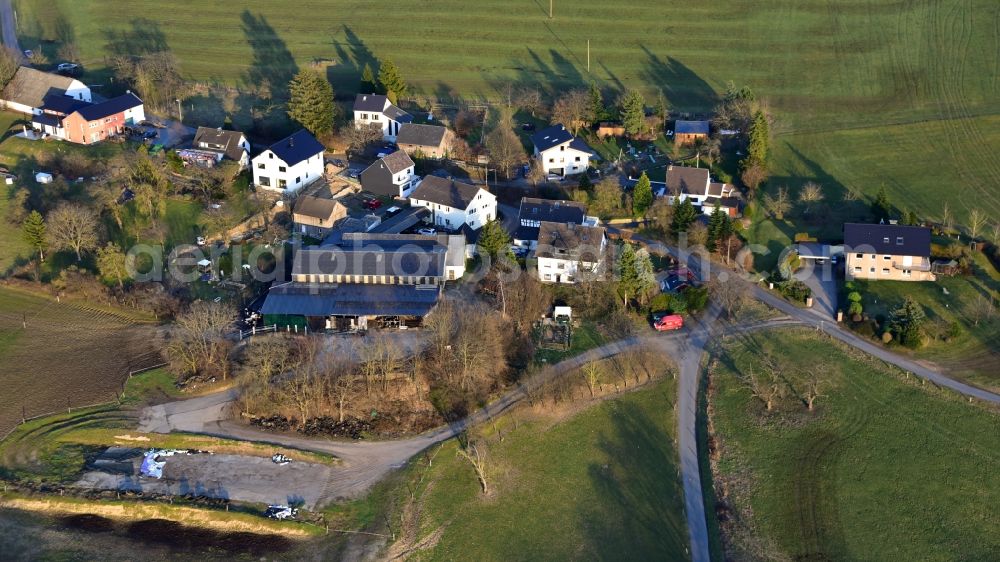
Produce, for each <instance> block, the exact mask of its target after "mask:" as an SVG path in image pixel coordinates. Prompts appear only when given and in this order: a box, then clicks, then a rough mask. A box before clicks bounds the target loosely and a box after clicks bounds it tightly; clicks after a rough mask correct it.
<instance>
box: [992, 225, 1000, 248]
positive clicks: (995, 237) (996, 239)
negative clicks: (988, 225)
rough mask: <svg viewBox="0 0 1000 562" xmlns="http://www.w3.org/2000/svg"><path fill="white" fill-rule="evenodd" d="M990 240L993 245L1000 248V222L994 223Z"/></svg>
mask: <svg viewBox="0 0 1000 562" xmlns="http://www.w3.org/2000/svg"><path fill="white" fill-rule="evenodd" d="M990 240H992V241H993V244H994V245H996V246H1000V222H995V223H993V232H992V233H991V234H990Z"/></svg>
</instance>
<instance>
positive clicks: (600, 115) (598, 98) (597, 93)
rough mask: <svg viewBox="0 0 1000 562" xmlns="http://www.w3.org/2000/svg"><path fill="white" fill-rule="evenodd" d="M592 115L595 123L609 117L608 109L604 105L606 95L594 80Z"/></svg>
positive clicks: (591, 96) (591, 99)
mask: <svg viewBox="0 0 1000 562" xmlns="http://www.w3.org/2000/svg"><path fill="white" fill-rule="evenodd" d="M590 115H591V116H592V117H593V119H592V121H593V122H594V123H600V122H601V121H604V120H605V119H607V118H608V110H607V108H605V107H604V96H603V95H601V89H600V88H598V87H597V84H596V83H594V82H591V83H590Z"/></svg>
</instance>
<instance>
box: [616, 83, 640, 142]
mask: <svg viewBox="0 0 1000 562" xmlns="http://www.w3.org/2000/svg"><path fill="white" fill-rule="evenodd" d="M618 106H619V110H620V111H621V120H622V126H623V127H624V128H625V132H626V133H628V134H630V135H637V134H639V133H640V132H641V131H642V128H643V125H645V120H646V100H645V98H643V97H642V94H640V93H639V92H638V91H637V90H629V91H628V92H626V93H625V95H624V96H622V98H621V101H619V103H618Z"/></svg>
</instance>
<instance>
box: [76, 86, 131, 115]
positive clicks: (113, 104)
mask: <svg viewBox="0 0 1000 562" xmlns="http://www.w3.org/2000/svg"><path fill="white" fill-rule="evenodd" d="M140 105H142V100H141V99H139V98H138V97H137V96H136V95H135V94H133V93H132V92H129V93H127V94H122V95H120V96H118V97H115V98H111V99H109V100H107V101H102V102H101V103H94V104H90V105H85V106H83V107H81V108H79V109H77V110H76V111H75V113H79V114H80V116H81V117H83V118H84V119H86V120H87V121H97V120H98V119H104V118H105V117H110V116H112V115H116V114H118V113H121V112H123V111H126V110H129V109H132V108H133V107H139V106H140Z"/></svg>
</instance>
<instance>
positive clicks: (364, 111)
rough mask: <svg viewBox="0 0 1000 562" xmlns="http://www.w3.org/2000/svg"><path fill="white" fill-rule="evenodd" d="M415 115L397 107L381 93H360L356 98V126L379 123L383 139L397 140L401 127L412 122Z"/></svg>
mask: <svg viewBox="0 0 1000 562" xmlns="http://www.w3.org/2000/svg"><path fill="white" fill-rule="evenodd" d="M412 122H413V116H412V115H410V114H409V113H407V112H405V111H403V110H402V109H400V108H398V107H396V106H395V105H393V104H392V102H390V101H389V98H387V97H385V96H383V95H380V94H358V95H357V96H356V97H355V98H354V126H355V127H358V128H360V127H362V126H365V125H371V124H373V123H374V124H377V125H378V126H380V127H381V128H382V139H383V140H386V141H389V142H396V135H397V134H399V128H400V127H401V126H402V125H404V124H405V123H412Z"/></svg>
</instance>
